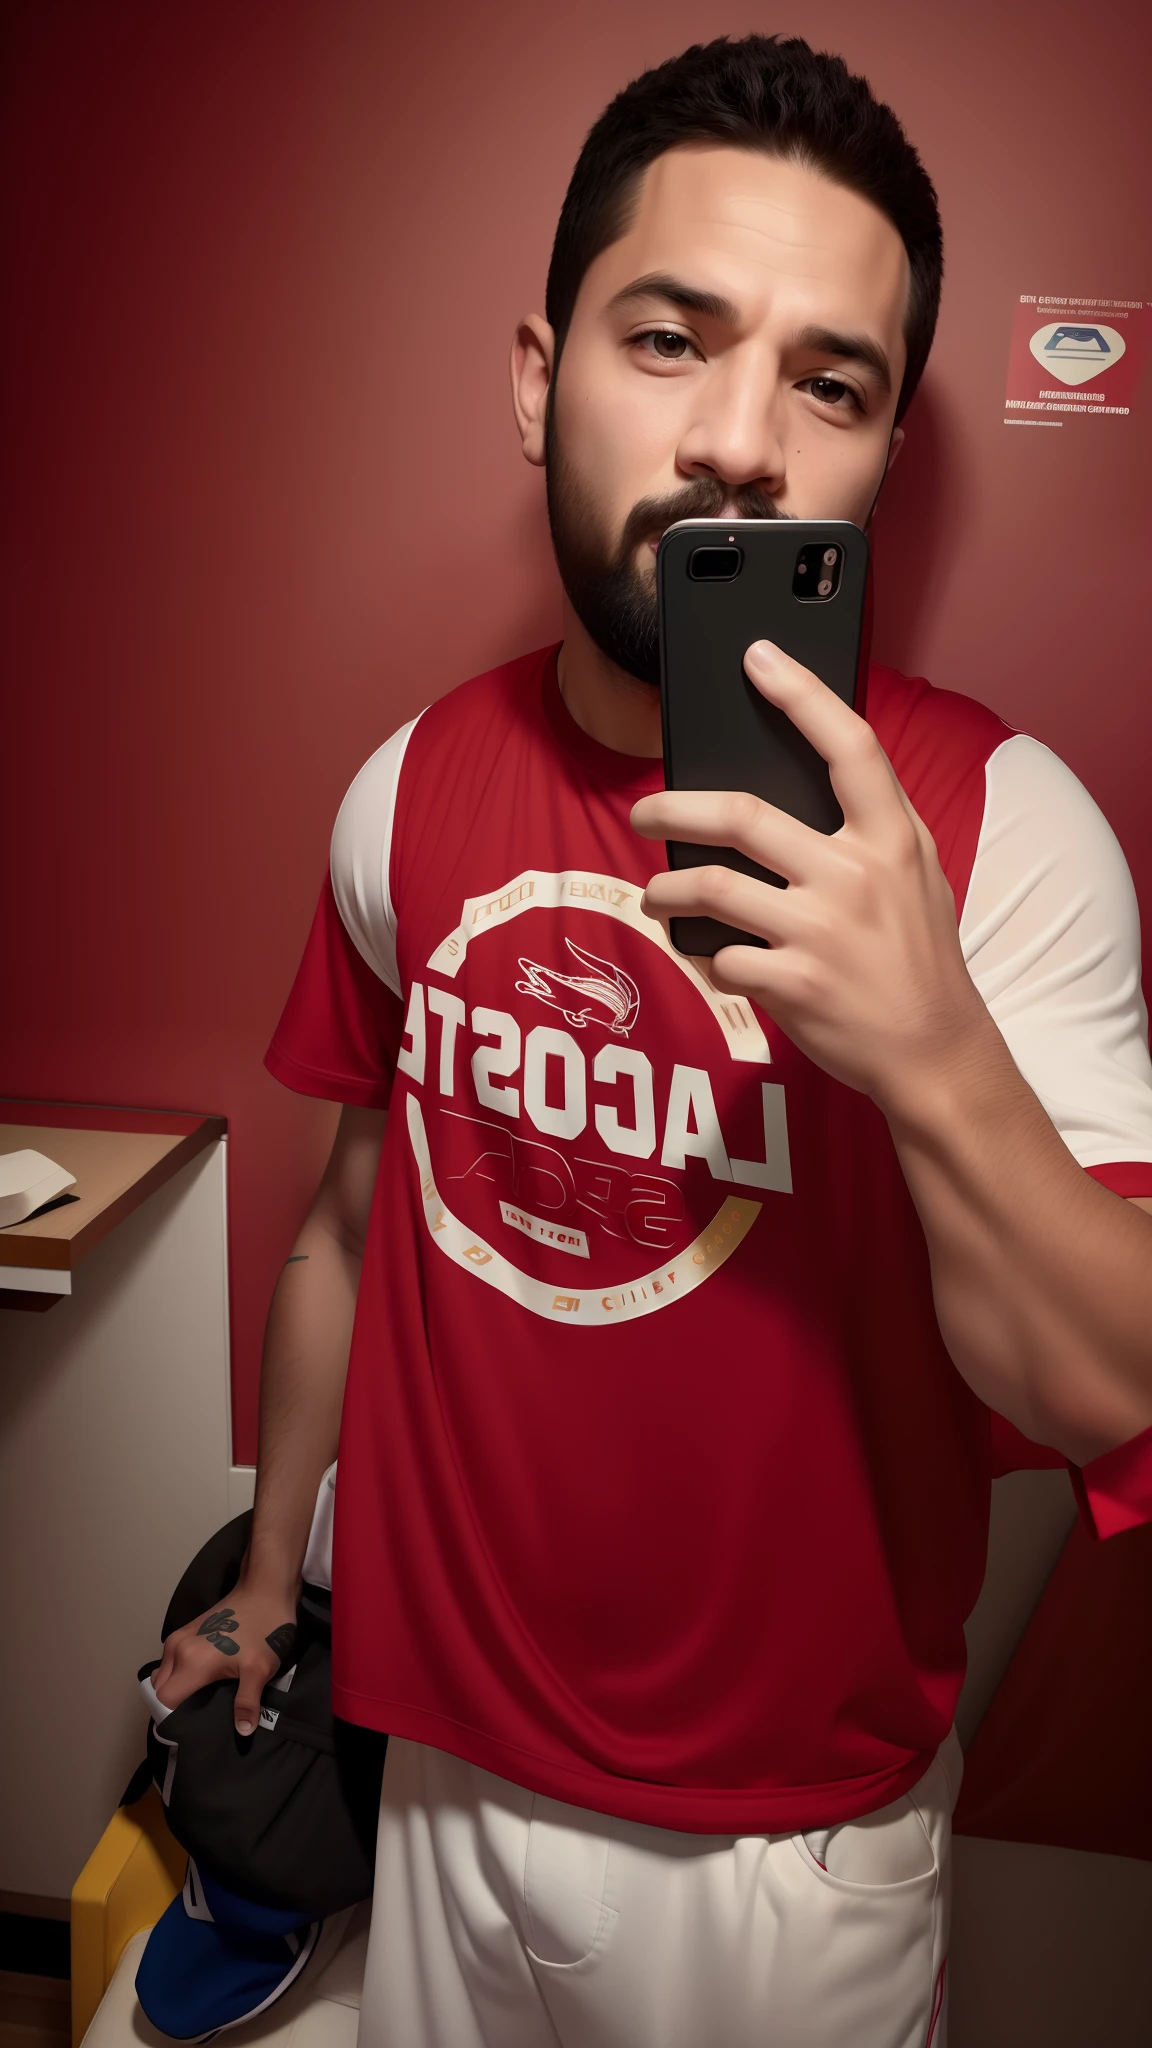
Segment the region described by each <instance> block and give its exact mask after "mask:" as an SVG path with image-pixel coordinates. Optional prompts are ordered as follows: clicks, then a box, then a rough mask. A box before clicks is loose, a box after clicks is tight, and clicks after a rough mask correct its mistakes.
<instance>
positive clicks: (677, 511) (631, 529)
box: [617, 476, 795, 561]
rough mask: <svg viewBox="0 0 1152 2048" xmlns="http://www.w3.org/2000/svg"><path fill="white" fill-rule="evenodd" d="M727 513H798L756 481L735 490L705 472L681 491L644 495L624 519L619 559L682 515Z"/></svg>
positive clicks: (700, 516)
mask: <svg viewBox="0 0 1152 2048" xmlns="http://www.w3.org/2000/svg"><path fill="white" fill-rule="evenodd" d="M722 513H727V514H728V516H729V517H730V518H732V519H791V518H793V517H794V516H795V515H794V514H793V513H791V512H782V511H781V510H780V507H779V505H777V504H776V503H775V501H774V500H773V499H772V498H770V497H769V496H768V494H767V492H766V491H761V490H758V489H757V488H756V486H755V484H741V485H740V486H739V487H738V488H737V489H736V490H732V489H730V487H729V486H728V485H727V484H723V483H721V481H720V479H719V477H711V476H702V477H699V478H697V480H696V482H695V483H691V484H685V486H684V489H683V490H682V491H675V492H674V493H673V494H672V496H671V497H668V498H641V499H640V501H639V503H638V504H636V505H633V507H632V510H631V511H630V512H629V514H628V517H627V519H626V520H625V521H624V531H623V533H622V534H621V536H620V548H619V554H618V557H617V559H618V560H620V561H627V560H629V559H630V558H631V556H632V555H633V554H634V553H635V551H636V549H637V548H638V547H639V546H640V545H641V543H642V542H644V541H646V540H652V539H653V538H654V537H655V536H657V535H659V534H662V533H663V532H664V531H665V530H666V529H667V528H668V527H669V526H675V524H676V522H677V520H680V519H719V518H720V516H721V514H722Z"/></svg>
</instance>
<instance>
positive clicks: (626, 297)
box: [608, 270, 740, 327]
mask: <svg viewBox="0 0 1152 2048" xmlns="http://www.w3.org/2000/svg"><path fill="white" fill-rule="evenodd" d="M632 299H666V300H667V302H668V304H669V305H671V306H679V307H681V309H682V310H683V311H684V312H685V313H699V314H700V315H701V317H702V318H703V319H705V320H717V321H719V322H720V323H721V325H722V326H725V327H735V325H736V323H737V321H738V319H739V317H740V316H739V314H738V312H737V311H736V308H735V306H734V305H733V304H732V301H731V299H723V298H720V297H719V295H718V294H717V293H716V292H702V291H699V290H698V289H697V287H696V286H695V285H694V284H685V282H684V280H683V278H681V277H672V276H671V275H670V274H669V273H668V272H667V271H663V270H653V271H650V272H649V274H648V276H647V277H637V278H633V280H632V283H631V284H626V285H625V286H624V287H623V289H622V290H621V291H618V292H617V293H616V295H615V297H614V298H612V299H609V301H608V307H609V310H610V311H611V309H612V307H614V306H626V305H628V304H629V302H630V301H631V300H632Z"/></svg>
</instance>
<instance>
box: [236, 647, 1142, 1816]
mask: <svg viewBox="0 0 1152 2048" xmlns="http://www.w3.org/2000/svg"><path fill="white" fill-rule="evenodd" d="M867 715H868V717H869V720H870V722H871V723H872V724H873V726H874V727H875V729H876V731H877V733H878V735H879V737H880V739H881V741H882V742H883V744H884V746H885V748H886V750H887V752H888V753H889V756H890V757H891V759H892V761H893V764H894V766H895V768H896V771H897V774H898V775H899V777H900V780H901V782H902V784H903V786H904V788H905V790H906V791H907V793H908V795H909V797H910V798H911V801H912V802H913V804H914V805H915V806H916V808H917V810H918V811H919V812H920V814H921V816H922V817H923V818H924V819H925V821H926V823H927V824H928V825H929V827H930V829H931V830H932V832H933V834H934V837H935V839H936V844H937V846H938V848H939V852H940V857H941V861H942V863H943V865H944V868H945V871H946V873H947V875H948V877H949V880H950V882H951V884H952V887H953V890H954V892H955V895H956V900H957V906H958V911H959V909H960V908H961V907H962V905H963V902H964V899H965V894H966V891H967V888H968V884H969V879H970V875H971V871H972V868H973V861H974V857H975V855H976V851H977V842H978V840H979V839H980V837H981V831H982V825H983V822H984V820H985V811H986V807H987V803H988V800H989V799H988V789H989V782H988V773H987V771H988V764H989V762H990V760H991V759H992V757H993V756H994V755H997V754H998V752H1005V758H1006V760H1007V761H1008V765H1009V767H1010V766H1011V765H1012V762H1013V761H1016V760H1018V758H1019V753H1018V751H1017V755H1016V756H1012V755H1011V754H1010V752H1007V751H1006V743H1007V748H1008V749H1010V748H1012V747H1016V748H1017V750H1019V747H1020V746H1023V747H1024V748H1032V747H1034V745H1035V743H1034V742H1031V741H1028V740H1025V739H1023V737H1022V736H1012V735H1010V734H1009V733H1008V731H1007V728H1005V727H1004V726H1003V725H1002V724H1001V722H1000V721H999V720H998V719H997V718H995V717H994V715H993V714H992V713H991V712H990V711H988V710H986V709H985V708H984V707H983V706H981V705H979V704H976V703H974V702H971V701H969V700H968V699H965V698H962V697H957V696H954V695H950V694H948V693H946V692H939V691H934V690H932V689H931V688H930V687H929V685H928V684H926V683H924V682H921V681H908V680H907V679H905V678H903V677H900V676H897V675H895V674H894V673H893V672H892V671H888V670H883V669H873V671H872V674H871V679H870V687H869V698H868V707H867ZM1037 751H1038V752H1040V753H1042V752H1043V750H1037ZM1029 758H1030V757H1029ZM1047 758H1048V759H1049V760H1051V757H1050V756H1049V757H1047ZM1024 765H1025V767H1027V761H1025V763H1024ZM1055 766H1056V767H1057V768H1059V764H1058V763H1057V764H1055ZM1005 772H1006V773H1007V769H1006V770H1005ZM1061 773H1064V774H1066V773H1067V771H1064V770H1061ZM661 779H662V776H661V770H660V767H659V764H658V763H656V762H651V761H647V760H637V759H633V758H631V757H628V756H624V755H620V754H617V753H614V752H612V751H610V750H608V749H607V748H604V747H602V746H600V745H598V744H597V743H596V742H595V741H593V740H591V739H589V738H588V737H587V736H586V735H585V734H584V733H582V732H581V731H580V730H579V728H578V727H577V726H576V725H575V724H574V722H573V721H572V719H571V718H570V717H569V715H568V713H567V711H566V710H565V707H564V705H563V702H562V700H561V698H560V695H559V692H558V689H557V685H556V671H555V654H554V650H552V651H548V652H546V653H543V654H536V655H532V656H529V657H527V658H525V659H524V660H521V661H518V662H514V663H512V664H510V665H509V666H508V667H506V668H503V669H499V670H497V671H495V672H494V673H492V674H491V675H487V676H482V677H479V678H478V679H476V680H475V681H473V682H471V683H468V684H466V685H464V686H463V687H462V688H461V689H459V690H456V691H454V692H452V694H451V695H450V696H448V697H447V698H445V699H443V700H442V701H441V702H439V703H437V704H436V705H434V706H433V707H432V708H431V709H429V710H428V711H426V712H425V713H423V715H422V716H421V717H420V718H419V719H418V720H417V721H415V723H414V725H413V726H411V727H409V728H406V729H405V731H404V732H403V733H401V734H398V735H396V737H395V738H394V739H393V740H392V741H390V742H389V743H388V745H387V746H386V747H385V748H383V749H382V750H381V752H380V754H378V755H377V756H374V757H373V760H372V761H371V762H369V764H368V765H367V767H366V768H365V770H364V771H362V773H361V775H360V776H359V777H358V778H357V781H356V783H354V784H353V787H352V790H351V791H350V792H349V796H348V798H347V799H346V801H345V804H344V807H343V809H342V811H341V815H340V819H339V820H338V823H337V828H336V833H335V836H334V842H333V864H332V877H331V880H330V881H329V883H328V884H326V886H325V889H324V892H323V895H322V898H321V903H320V908H319V910H318V913H317V917H316V922H315V924H314V927H313V931H312V935H311V937H310V939H309V941H308V946H307V950H306V952H305V956H304V961H303V964H302V966H301V969H300V972H299V975H298V977H297V981H296V984H295V986H294V988H293V990H292V994H291V996H290V999H289V1002H288V1005H287V1008H286V1010H285V1013H284V1017H283V1019H282V1021H281V1023H280V1025H279V1027H278V1030H277V1033H276V1037H275V1039H274V1041H273V1045H272V1048H271V1050H270V1052H269V1055H268V1064H269V1066H270V1068H271V1070H272V1072H273V1073H274V1074H276V1075H278V1076H279V1077H280V1078H281V1079H282V1080H284V1081H285V1082H287V1084H288V1085H289V1086H291V1087H294V1088H297V1089H300V1090H303V1091H305V1092H309V1093H312V1094H318V1095H323V1096H328V1097H332V1098H334V1099H336V1100H339V1101H343V1102H349V1103H359V1104H363V1105H368V1106H372V1105H378V1106H383V1105H385V1104H388V1105H389V1109H390V1114H389V1118H388V1123H387V1127H386V1132H385V1138H384V1144H383V1150H382V1156H381V1165H380V1172H379V1179H378V1183H377V1187H376V1192H375V1198H374V1201H373V1207H372V1215H371V1221H370V1226H369V1235H368V1242H367V1247H366V1251H365V1258H364V1268H363V1277H362V1281H361V1286H360V1295H359V1303H358V1308H357V1315H356V1326H355V1334H354V1338H353V1344H352V1355H351V1361H350V1367H349V1375H348V1386H347V1394H346V1398H345V1406H344V1418H343V1427H342V1432H341V1440H340V1463H339V1485H338V1490H337V1512H336V1533H335V1556H334V1614H335V1619H336V1633H335V1643H334V1698H335V1705H336V1709H337V1711H338V1712H339V1713H340V1714H342V1715H344V1716H346V1717H347V1718H349V1719H351V1720H353V1721H359V1722H362V1723H365V1724H367V1725H369V1726H372V1727H376V1728H379V1729H382V1730H386V1731H388V1732H391V1733H395V1734H398V1735H402V1736H406V1737H409V1738H411V1739H414V1740H417V1741H420V1742H425V1743H430V1744H432V1745H434V1746H436V1747H438V1748H441V1749H446V1750H449V1751H452V1752H453V1753H455V1754H456V1755H459V1756H462V1757H465V1758H468V1759H470V1760H471V1761H473V1762H475V1763H477V1764H480V1765H482V1766H484V1767H486V1768H488V1769H490V1770H493V1771H495V1772H497V1773H499V1774H500V1775H501V1776H503V1777H505V1778H509V1779H512V1780H514V1781H516V1782H518V1783H520V1784H523V1785H526V1786H528V1787H530V1788H532V1789H534V1790H538V1791H541V1792H544V1793H547V1794H551V1795H552V1796H554V1797H557V1798H560V1799H564V1800H568V1801H571V1802H574V1803H575V1804H577V1805H582V1806H587V1807H591V1808H595V1809H598V1810H601V1811H604V1812H608V1813H613V1814H618V1815H621V1816H624V1817H629V1818H634V1819H637V1820H641V1821H647V1822H653V1823H656V1824H657V1825H661V1826H666V1827H670V1828H680V1829H688V1830H695V1831H699V1832H716V1833H724V1834H732V1833H765V1832H779V1831H788V1832H791V1831H794V1830H796V1829H799V1828H803V1827H811V1826H816V1825H827V1824H832V1823H835V1822H837V1821H840V1820H844V1819H847V1818H851V1817H853V1816H855V1815H858V1814H860V1813H863V1812H867V1811H869V1810H871V1809H873V1808H875V1807H877V1806H880V1805H883V1804H884V1803H885V1802H886V1801H888V1800H890V1799H892V1798H895V1797H896V1796H897V1795H898V1794H899V1793H900V1792H902V1791H904V1790H906V1789H907V1788H908V1787H909V1786H910V1785H912V1784H913V1783H914V1782H915V1781H916V1779H917V1777H918V1776H920V1775H921V1774H922V1772H923V1771H924V1769H925V1768H926V1766H927V1764H928V1762H929V1760H930V1759H931V1757H932V1755H933V1754H934V1752H935V1750H936V1749H937V1747H938V1746H939V1744H940V1742H941V1740H942V1739H943V1737H944V1735H945V1734H946V1732H947V1730H948V1728H949V1726H950V1724H951V1721H952V1717H953V1710H954V1707H955V1702H956V1697H957V1693H958V1691H959V1687H960V1683H961V1680H962V1677H963V1672H964V1638H963V1632H962V1624H963V1621H964V1618H965V1616H966V1615H967V1613H968V1612H969V1610H970V1609H971V1607H972V1605H973V1603H974V1601H975V1599H976V1595H977V1593H978V1591H979V1588H980V1583H981V1579H982V1576H983V1570H984V1557H985V1548H986V1540H987V1518H988V1501H989V1485H990V1478H991V1471H992V1447H991V1432H990V1418H989V1414H988V1411H987V1409H986V1408H985V1407H983V1406H982V1404H981V1403H980V1402H979V1401H978V1400H977V1398H976V1397H975V1395H974V1394H972V1393H971V1391H970V1390H969V1388H968V1387H967V1385H966V1384H965V1382H964V1381H963V1380H962V1379H961V1377H960V1375H959V1374H958V1373H957V1372H956V1370H955V1368H954V1367H953V1365H952V1363H951V1361H950V1359H949V1358H948V1356H947V1353H946V1352H945V1349H944V1346H943V1343H942V1341H941V1338H940V1334H939V1331H938V1328H937V1324H936V1318H935V1314H934V1311H933V1303H932V1291H931V1284H930V1276H929V1269H928V1259H927V1253H926V1249H925V1243H924V1238H923V1234H922V1231H921V1229H920V1226H919V1223H918V1221H917V1218H916V1214H915V1211H914V1209H913V1206H912V1202H911V1199H910V1197H909V1194H908V1190H907V1188H906V1186H905V1183H904V1179H903V1176H902V1174H901V1171H900V1167H899V1164H898V1161H897V1158H896V1153H895V1150H894V1147H893V1145H892V1141H891V1138H890V1136H889V1132H888V1128H887V1125H886V1123H885V1121H884V1118H883V1117H882V1116H881V1114H880V1112H879V1111H878V1110H877V1109H876V1108H875V1107H874V1106H873V1104H872V1103H871V1102H870V1101H868V1100H867V1099H866V1098H865V1097H864V1096H862V1095H859V1094H857V1093H855V1092H854V1091H853V1090H851V1089H849V1088H846V1087H844V1086H842V1085H841V1084H839V1083H837V1082H835V1081H833V1080H831V1079H830V1078H829V1077H828V1076H827V1075H826V1074H825V1073H823V1072H822V1070H821V1069H820V1068H818V1067H817V1066H815V1065H813V1064H812V1063H811V1062H810V1061H809V1060H808V1059H806V1058H805V1057H804V1055H803V1054H802V1053H801V1052H800V1051H798V1050H797V1048H796V1047H795V1046H794V1045H792V1044H791V1043H790V1042H789V1040H788V1039H787V1038H786V1037H785V1036H784V1034H783V1033H782V1032H781V1031H780V1030H778V1028H777V1027H776V1025H775V1024H774V1023H773V1022H772V1021H771V1019H770V1018H768V1017H767V1016H766V1015H764V1014H762V1013H760V1012H759V1011H756V1010H754V1009H753V1008H751V1007H750V1006H749V1005H748V1004H747V1003H744V1002H742V1001H739V1000H736V999H733V998H730V997H726V996H718V995H716V994H715V993H714V992H713V991H712V990H711V989H710V987H709V986H708V984H707V983H705V982H704V981H703V980H702V979H701V977H700V975H699V974H698V973H697V972H696V970H695V969H694V968H693V967H692V965H691V964H690V963H689V962H687V961H685V960H683V959H681V958H679V957H678V956H677V955H676V954H675V953H673V952H672V950H671V949H670V947H669V945H668V943H667V941H666V940H665V938H664V935H663V933H662V931H661V930H660V928H659V927H658V926H657V925H655V924H654V923H652V921H651V920H649V919H646V918H645V917H644V916H643V915H642V913H641V911H640V908H639V899H640V894H641V891H642V889H643V887H644V885H645V883H646V881H647V880H648V877H649V875H650V874H651V873H653V872H654V871H655V870H657V869H659V868H661V867H663V865H664V864H665V863H664V853H663V849H662V847H660V846H659V845H658V844H655V845H654V844H652V843H651V842H649V841H646V840H643V839H640V838H639V837H637V835H636V834H635V833H634V832H633V831H632V829H631V826H630V823H629V812H630V809H631V806H632V804H633V803H634V802H635V800H636V798H637V797H638V796H639V795H641V794H643V793H644V792H645V791H648V790H652V789H655V788H658V787H659V786H660V784H661ZM1069 781H1071V778H1069ZM1076 787H1078V785H1077V786H1076ZM1081 794H1083V793H1081ZM1085 801H1086V802H1087V801H1088V800H1087V799H1085ZM1097 815H1098V814H1097ZM1105 829H1106V828H1105ZM992 837H993V838H997V837H998V835H997V834H993V835H992ZM980 943H984V940H983V939H980ZM1147 1092H1148V1099H1149V1102H1150V1103H1152V1086H1150V1087H1149V1089H1148V1091H1147ZM1085 1114H1088V1112H1085ZM1089 1120H1090V1118H1089ZM1105 1126H1107V1119H1105ZM1149 1129H1150V1130H1152V1118H1150V1121H1149ZM1070 1142H1071V1140H1070ZM1100 1143H1103V1144H1104V1145H1105V1148H1106V1149H1105V1152H1104V1156H1103V1158H1102V1159H1101V1158H1097V1159H1095V1160H1092V1159H1085V1160H1084V1162H1083V1163H1085V1164H1087V1165H1088V1166H1089V1167H1090V1168H1091V1170H1092V1171H1094V1172H1095V1173H1096V1174H1097V1175H1098V1177H1099V1178H1101V1179H1102V1180H1104V1181H1105V1182H1106V1183H1108V1184H1111V1185H1115V1186H1116V1187H1117V1188H1118V1190H1119V1191H1120V1192H1124V1193H1133V1192H1142V1191H1146V1192H1149V1193H1152V1168H1149V1167H1148V1166H1147V1165H1146V1164H1142V1163H1141V1161H1147V1160H1148V1159H1150V1158H1152V1144H1143V1145H1141V1144H1139V1143H1138V1144H1136V1145H1135V1146H1134V1147H1133V1146H1128V1147H1127V1149H1125V1148H1124V1147H1123V1146H1120V1147H1119V1148H1117V1147H1116V1146H1115V1143H1114V1140H1112V1139H1111V1138H1109V1137H1108V1136H1105V1137H1104V1138H1102V1139H1101V1140H1100ZM1109 1147H1110V1148H1111V1149H1110V1150H1109V1149H1108V1148H1109ZM1113 1162H1119V1163H1118V1164H1117V1165H1116V1166H1115V1170H1114V1168H1113ZM1133 1174H1135V1176H1136V1180H1137V1182H1139V1183H1140V1185H1139V1186H1137V1185H1134V1184H1133V1180H1132V1176H1133ZM1125 1176H1127V1178H1125ZM1139 1441H1140V1442H1143V1440H1139ZM1150 1441H1152V1433H1150ZM1145 1448H1147V1446H1146V1447H1145ZM1115 1455H1116V1454H1113V1456H1114V1457H1115ZM1141 1456H1142V1454H1141ZM1141 1472H1142V1473H1144V1472H1145V1465H1144V1463H1141ZM1145 1476H1146V1475H1145ZM1112 1479H1113V1480H1114V1479H1115V1473H1114V1472H1112ZM1126 1483H1128V1482H1125V1481H1124V1480H1123V1477H1122V1480H1121V1483H1120V1493H1121V1495H1123V1494H1124V1490H1125V1484H1126ZM1140 1484H1143V1479H1141V1481H1140ZM1115 1490H1116V1489H1115V1485H1113V1492H1115ZM1128 1490H1129V1493H1130V1492H1131V1485H1130V1484H1129V1485H1128ZM1149 1492H1150V1495H1152V1488H1150V1489H1149ZM1149 1507H1150V1509H1152V1498H1150V1501H1149ZM1128 1512H1129V1510H1128V1508H1126V1507H1124V1508H1122V1510H1121V1513H1122V1515H1123V1514H1125V1513H1128ZM1133 1512H1135V1511H1133Z"/></svg>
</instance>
